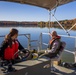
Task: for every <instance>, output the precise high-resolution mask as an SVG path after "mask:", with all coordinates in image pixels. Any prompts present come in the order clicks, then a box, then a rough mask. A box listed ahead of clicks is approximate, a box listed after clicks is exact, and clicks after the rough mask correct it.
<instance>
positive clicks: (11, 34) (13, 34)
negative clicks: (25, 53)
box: [5, 28, 18, 41]
mask: <svg viewBox="0 0 76 75" xmlns="http://www.w3.org/2000/svg"><path fill="white" fill-rule="evenodd" d="M17 36H18V30H17V29H14V28H12V29H11V30H10V32H9V34H8V35H6V36H5V40H9V41H10V40H15V39H16V38H17Z"/></svg>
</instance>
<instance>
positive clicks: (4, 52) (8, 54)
mask: <svg viewBox="0 0 76 75" xmlns="http://www.w3.org/2000/svg"><path fill="white" fill-rule="evenodd" d="M18 49H19V50H23V49H24V48H23V46H22V45H21V44H20V43H19V41H18V40H14V41H12V45H11V47H10V45H9V43H8V41H7V42H5V41H3V43H2V44H1V47H0V57H2V59H5V60H11V59H14V58H16V57H17V56H18V54H16V55H15V53H16V52H17V51H18ZM25 53H26V52H25ZM14 55H15V56H14Z"/></svg>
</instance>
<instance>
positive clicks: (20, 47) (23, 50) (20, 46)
mask: <svg viewBox="0 0 76 75" xmlns="http://www.w3.org/2000/svg"><path fill="white" fill-rule="evenodd" d="M17 41H18V40H17ZM18 44H19V48H18V49H19V50H22V52H24V53H26V50H25V49H24V47H23V46H22V45H21V44H20V42H19V41H18Z"/></svg>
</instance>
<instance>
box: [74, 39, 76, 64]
mask: <svg viewBox="0 0 76 75" xmlns="http://www.w3.org/2000/svg"><path fill="white" fill-rule="evenodd" d="M74 62H75V63H76V38H75V54H74Z"/></svg>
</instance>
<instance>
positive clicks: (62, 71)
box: [0, 58, 76, 75]
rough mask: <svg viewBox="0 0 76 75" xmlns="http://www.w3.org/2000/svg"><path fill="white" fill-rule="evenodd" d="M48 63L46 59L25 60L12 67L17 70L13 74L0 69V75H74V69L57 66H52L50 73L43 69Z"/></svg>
mask: <svg viewBox="0 0 76 75" xmlns="http://www.w3.org/2000/svg"><path fill="white" fill-rule="evenodd" d="M48 63H50V60H49V59H46V58H39V59H37V60H27V61H23V62H20V63H17V64H15V65H13V67H14V68H15V69H16V70H17V71H15V72H10V73H3V71H1V69H2V68H1V67H0V75H76V69H68V68H65V67H61V66H58V65H54V67H55V68H56V70H55V71H51V70H50V67H48V68H44V66H45V65H46V64H48Z"/></svg>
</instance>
